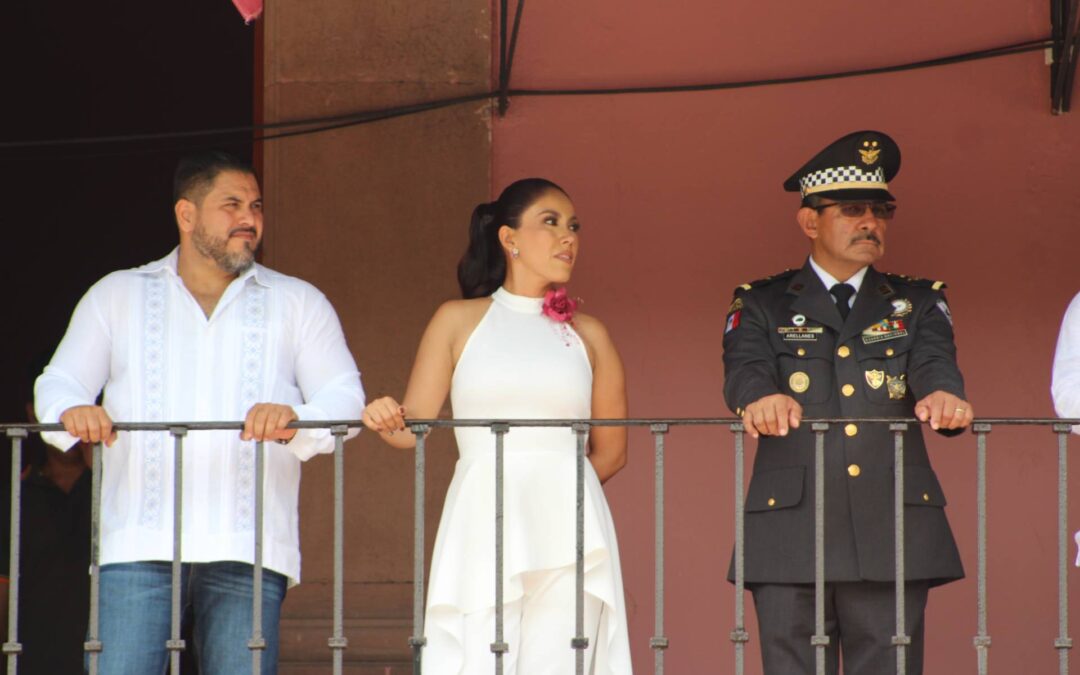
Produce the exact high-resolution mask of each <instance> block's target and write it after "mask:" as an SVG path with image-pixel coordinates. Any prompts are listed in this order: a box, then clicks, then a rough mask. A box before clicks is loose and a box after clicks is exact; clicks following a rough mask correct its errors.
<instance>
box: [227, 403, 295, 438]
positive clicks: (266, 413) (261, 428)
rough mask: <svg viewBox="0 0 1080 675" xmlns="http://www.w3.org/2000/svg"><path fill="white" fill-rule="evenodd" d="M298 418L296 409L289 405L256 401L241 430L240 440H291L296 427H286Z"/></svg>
mask: <svg viewBox="0 0 1080 675" xmlns="http://www.w3.org/2000/svg"><path fill="white" fill-rule="evenodd" d="M296 419H298V418H297V416H296V411H295V410H293V409H292V408H291V407H289V406H287V405H279V404H277V403H256V404H255V405H253V406H251V410H249V411H248V414H247V418H246V419H245V420H244V430H243V431H241V432H240V440H243V441H251V440H255V441H291V440H292V437H293V436H295V435H296V429H286V428H285V427H286V425H288V424H289V422H292V421H294V420H296Z"/></svg>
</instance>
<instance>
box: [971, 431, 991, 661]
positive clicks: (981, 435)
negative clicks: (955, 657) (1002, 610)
mask: <svg viewBox="0 0 1080 675" xmlns="http://www.w3.org/2000/svg"><path fill="white" fill-rule="evenodd" d="M972 428H973V430H974V431H975V434H976V440H977V443H978V449H977V451H976V468H975V509H976V512H977V515H976V519H977V527H978V530H977V534H976V539H977V542H976V547H977V553H978V566H979V569H978V590H977V593H978V599H977V606H978V629H979V632H978V634H977V635H976V636H975V639H974V643H975V655H976V658H977V659H978V675H987V672H988V671H989V667H990V663H989V659H990V635H989V634H988V633H987V631H986V434H988V433H990V431H991V427H990V425H989V424H982V423H979V424H975V425H973V426H972Z"/></svg>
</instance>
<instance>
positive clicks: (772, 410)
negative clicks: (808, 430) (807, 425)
mask: <svg viewBox="0 0 1080 675" xmlns="http://www.w3.org/2000/svg"><path fill="white" fill-rule="evenodd" d="M742 420H743V425H745V426H746V430H747V431H748V432H750V436H751V437H753V438H757V437H758V436H759V435H761V434H765V435H766V436H787V433H788V428H789V427H790V428H792V429H798V428H799V422H800V421H801V420H802V406H801V405H799V402H798V401H796V400H795V399H793V398H791V397H790V396H788V395H787V394H771V395H769V396H765V397H763V398H759V399H758V400H756V401H754V402H753V403H751V404H750V405H748V406H746V410H744V411H743V414H742Z"/></svg>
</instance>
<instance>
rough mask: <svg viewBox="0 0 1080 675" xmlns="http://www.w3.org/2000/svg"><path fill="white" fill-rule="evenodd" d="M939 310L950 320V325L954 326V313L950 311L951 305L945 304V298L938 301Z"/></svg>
mask: <svg viewBox="0 0 1080 675" xmlns="http://www.w3.org/2000/svg"><path fill="white" fill-rule="evenodd" d="M937 308H938V309H940V310H941V313H942V314H944V315H945V318H946V319H948V320H949V325H950V326H951V325H953V322H952V312H950V311H949V303H947V302H945V298H941V299H940V300H938V301H937Z"/></svg>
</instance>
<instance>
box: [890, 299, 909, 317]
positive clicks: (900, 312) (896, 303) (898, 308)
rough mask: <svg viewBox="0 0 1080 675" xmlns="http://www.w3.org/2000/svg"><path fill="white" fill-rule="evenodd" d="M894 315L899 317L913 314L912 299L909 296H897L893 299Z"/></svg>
mask: <svg viewBox="0 0 1080 675" xmlns="http://www.w3.org/2000/svg"><path fill="white" fill-rule="evenodd" d="M892 308H893V313H892V315H893V316H895V317H897V318H899V317H902V316H907V315H908V314H911V301H910V300H908V299H907V298H896V299H895V300H893V301H892Z"/></svg>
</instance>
